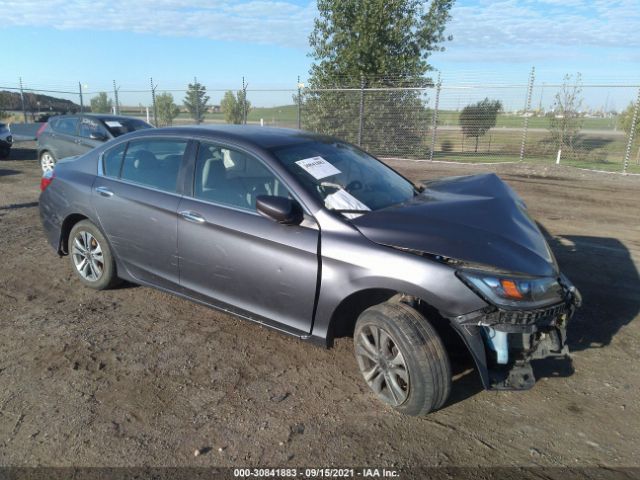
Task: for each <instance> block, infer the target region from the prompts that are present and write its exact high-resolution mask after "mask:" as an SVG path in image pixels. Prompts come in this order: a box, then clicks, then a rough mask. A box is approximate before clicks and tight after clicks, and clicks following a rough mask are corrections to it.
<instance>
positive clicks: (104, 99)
mask: <svg viewBox="0 0 640 480" xmlns="http://www.w3.org/2000/svg"><path fill="white" fill-rule="evenodd" d="M112 108H113V102H112V101H111V99H110V98H109V97H108V96H107V92H100V93H99V94H98V95H96V96H95V97H93V98H92V99H91V111H92V112H93V113H111V111H112Z"/></svg>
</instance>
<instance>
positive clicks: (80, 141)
mask: <svg viewBox="0 0 640 480" xmlns="http://www.w3.org/2000/svg"><path fill="white" fill-rule="evenodd" d="M145 128H152V126H151V125H149V124H148V123H146V122H144V121H142V120H140V119H137V118H131V117H121V116H117V115H94V114H79V115H60V116H57V117H51V118H50V119H49V121H48V122H47V123H46V124H45V125H44V127H42V129H41V131H40V132H38V159H39V160H40V166H41V167H42V171H43V172H47V171H49V170H52V169H53V167H54V165H55V164H56V162H57V161H58V160H60V159H62V158H65V157H72V156H75V155H82V154H83V153H86V152H88V151H89V150H91V149H93V148H95V147H97V146H99V145H102V144H103V143H104V142H106V141H107V140H111V139H112V138H116V137H119V136H120V135H124V134H125V133H129V132H134V131H136V130H142V129H145Z"/></svg>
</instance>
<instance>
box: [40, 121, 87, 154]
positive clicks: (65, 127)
mask: <svg viewBox="0 0 640 480" xmlns="http://www.w3.org/2000/svg"><path fill="white" fill-rule="evenodd" d="M79 120H80V118H79V117H77V116H64V117H59V118H58V119H56V121H55V122H54V123H53V124H52V125H51V129H52V131H53V134H52V135H51V137H50V139H49V142H48V143H49V148H50V149H51V151H52V152H53V154H54V156H55V157H56V158H57V159H58V160H60V159H62V158H65V157H71V156H73V155H78V148H77V141H78V137H77V133H78V124H79Z"/></svg>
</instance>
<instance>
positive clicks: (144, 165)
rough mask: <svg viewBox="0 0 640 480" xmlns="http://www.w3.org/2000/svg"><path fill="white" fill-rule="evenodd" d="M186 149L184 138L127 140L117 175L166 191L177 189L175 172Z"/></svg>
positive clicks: (176, 174)
mask: <svg viewBox="0 0 640 480" xmlns="http://www.w3.org/2000/svg"><path fill="white" fill-rule="evenodd" d="M186 149H187V141H186V140H159V139H154V140H138V141H132V142H129V147H128V148H127V151H126V153H125V156H124V160H123V163H122V170H121V171H122V173H121V176H120V178H122V179H123V180H128V181H130V182H135V183H139V184H141V185H146V186H148V187H153V188H157V189H158V190H163V191H165V192H176V190H177V185H178V172H179V170H180V164H181V163H182V157H183V155H184V152H185V150H186Z"/></svg>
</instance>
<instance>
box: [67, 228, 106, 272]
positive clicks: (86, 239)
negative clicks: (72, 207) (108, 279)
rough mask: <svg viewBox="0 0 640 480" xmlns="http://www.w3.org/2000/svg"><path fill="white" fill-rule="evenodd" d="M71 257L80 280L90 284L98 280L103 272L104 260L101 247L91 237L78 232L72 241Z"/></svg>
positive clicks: (86, 233)
mask: <svg viewBox="0 0 640 480" xmlns="http://www.w3.org/2000/svg"><path fill="white" fill-rule="evenodd" d="M71 255H72V257H73V264H74V265H75V267H76V269H77V270H78V273H79V274H80V275H81V276H82V278H84V279H86V280H88V281H90V282H95V281H98V280H99V279H100V277H101V276H102V272H103V271H104V258H103V254H102V247H101V246H100V244H99V243H98V240H96V238H95V237H94V236H93V235H91V234H90V233H89V232H87V231H85V230H80V231H79V232H78V233H77V234H76V236H75V237H74V239H73V244H72V247H71Z"/></svg>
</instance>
